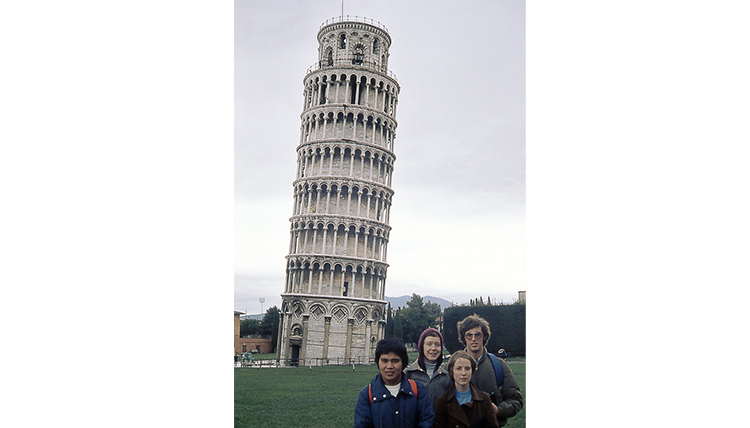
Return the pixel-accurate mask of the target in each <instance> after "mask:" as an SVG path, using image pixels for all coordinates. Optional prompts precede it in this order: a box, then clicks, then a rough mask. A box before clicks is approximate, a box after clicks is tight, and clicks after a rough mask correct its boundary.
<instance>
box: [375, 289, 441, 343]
mask: <svg viewBox="0 0 750 428" xmlns="http://www.w3.org/2000/svg"><path fill="white" fill-rule="evenodd" d="M442 314H443V311H442V310H441V309H440V305H439V304H437V303H432V302H427V303H424V301H423V300H422V296H420V295H419V294H412V295H411V300H409V301H408V302H406V307H405V308H401V307H398V308H397V309H396V311H395V313H394V312H393V310H392V308H391V304H390V303H389V304H388V311H387V318H386V324H385V337H386V338H391V337H395V338H398V339H401V340H403V341H404V342H407V343H408V342H412V343H416V342H417V341H418V340H419V335H420V334H422V331H424V329H426V328H428V327H433V328H438V327H439V326H440V317H441V315H442Z"/></svg>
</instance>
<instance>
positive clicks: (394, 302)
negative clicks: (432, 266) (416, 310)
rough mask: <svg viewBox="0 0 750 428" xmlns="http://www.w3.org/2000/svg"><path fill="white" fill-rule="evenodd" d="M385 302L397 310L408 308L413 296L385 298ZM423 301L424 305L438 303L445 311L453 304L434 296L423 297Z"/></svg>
mask: <svg viewBox="0 0 750 428" xmlns="http://www.w3.org/2000/svg"><path fill="white" fill-rule="evenodd" d="M385 300H386V301H387V302H388V303H390V304H391V308H393V309H396V308H398V307H399V306H400V307H402V308H405V307H406V302H408V301H409V300H411V296H400V297H388V296H385ZM422 301H423V302H424V303H427V302H432V303H437V304H438V305H440V310H442V311H444V310H445V308H447V307H449V306H451V302H450V301H448V300H445V299H441V298H440V297H434V296H422Z"/></svg>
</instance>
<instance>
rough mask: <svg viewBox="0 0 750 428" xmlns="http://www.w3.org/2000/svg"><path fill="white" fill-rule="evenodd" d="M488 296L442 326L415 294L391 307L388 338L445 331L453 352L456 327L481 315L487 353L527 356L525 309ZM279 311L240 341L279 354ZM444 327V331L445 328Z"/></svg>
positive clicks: (451, 311) (455, 309) (456, 309)
mask: <svg viewBox="0 0 750 428" xmlns="http://www.w3.org/2000/svg"><path fill="white" fill-rule="evenodd" d="M490 302H491V299H490V298H489V296H488V297H487V301H486V303H485V301H484V299H483V298H482V297H479V298H478V299H471V300H470V302H469V305H460V306H452V307H450V308H446V310H445V319H444V322H443V311H442V310H441V308H440V305H439V304H437V303H432V302H427V303H425V302H424V301H423V300H422V296H420V295H419V294H416V293H414V294H412V295H411V300H409V301H408V302H406V307H405V308H402V307H400V306H399V307H398V308H396V310H395V311H393V310H392V308H391V304H390V303H389V304H388V310H387V315H386V325H385V337H386V338H391V337H395V338H399V339H401V340H403V341H404V342H407V343H417V342H418V341H419V335H420V334H422V332H423V331H424V330H425V329H426V328H429V327H432V328H437V329H438V330H443V331H444V332H443V335H444V336H445V342H446V343H445V344H446V347H447V348H448V349H449V350H450V351H455V350H456V349H458V348H459V346H460V344H459V343H458V336H457V333H456V323H457V322H458V321H460V320H461V319H463V318H464V317H466V316H468V315H471V314H473V313H476V314H478V315H479V316H481V317H483V318H484V319H486V320H487V321H488V322H489V323H490V329H491V332H492V334H491V336H490V343H488V350H490V351H491V352H495V351H497V349H490V348H493V347H502V348H505V349H506V350H508V351H510V352H512V353H513V354H514V355H525V354H526V305H523V304H518V303H515V304H513V305H502V304H501V305H497V304H495V305H493V304H492V303H490ZM279 312H280V311H279V308H277V307H276V306H273V307H270V308H268V310H266V313H265V314H264V315H263V319H261V320H252V319H246V320H243V321H242V322H240V337H248V336H254V335H259V336H265V337H270V338H271V341H272V343H273V348H274V351H275V350H276V341H277V338H278V331H279ZM443 324H444V325H445V328H443Z"/></svg>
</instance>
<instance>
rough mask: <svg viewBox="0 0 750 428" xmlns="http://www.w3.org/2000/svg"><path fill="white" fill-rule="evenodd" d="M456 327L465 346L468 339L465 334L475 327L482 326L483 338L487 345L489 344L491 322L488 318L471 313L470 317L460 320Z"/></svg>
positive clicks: (459, 338)
mask: <svg viewBox="0 0 750 428" xmlns="http://www.w3.org/2000/svg"><path fill="white" fill-rule="evenodd" d="M456 327H458V340H459V342H461V344H462V345H464V346H466V339H464V335H465V334H466V332H467V331H469V330H471V329H472V328H474V327H481V328H482V340H483V341H484V345H485V346H486V345H487V341H489V340H490V323H488V322H487V320H485V319H484V318H482V317H480V316H479V315H477V314H474V315H469V316H468V317H466V318H464V319H463V320H461V321H459V322H458V324H457V325H456Z"/></svg>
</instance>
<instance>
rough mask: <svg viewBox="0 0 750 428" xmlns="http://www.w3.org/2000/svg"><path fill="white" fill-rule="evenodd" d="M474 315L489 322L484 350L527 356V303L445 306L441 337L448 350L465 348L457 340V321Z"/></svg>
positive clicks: (514, 355) (453, 350)
mask: <svg viewBox="0 0 750 428" xmlns="http://www.w3.org/2000/svg"><path fill="white" fill-rule="evenodd" d="M473 314H477V315H479V316H480V317H482V318H484V319H485V320H487V322H488V323H489V324H490V340H489V342H488V343H487V351H489V352H492V353H496V352H497V351H498V350H499V349H500V348H503V349H505V350H506V351H508V352H510V354H511V356H513V357H520V356H526V305H519V304H515V305H498V306H451V307H449V308H445V315H444V318H443V336H444V338H445V346H446V348H448V351H449V352H455V351H457V350H459V349H464V346H463V345H461V342H459V341H458V327H457V324H458V322H459V321H461V320H463V319H464V318H466V317H467V316H469V315H473Z"/></svg>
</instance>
